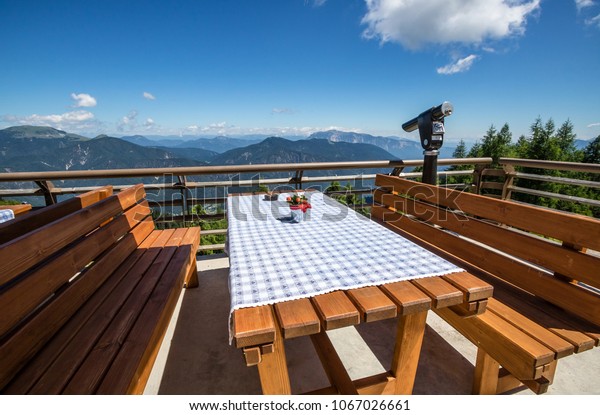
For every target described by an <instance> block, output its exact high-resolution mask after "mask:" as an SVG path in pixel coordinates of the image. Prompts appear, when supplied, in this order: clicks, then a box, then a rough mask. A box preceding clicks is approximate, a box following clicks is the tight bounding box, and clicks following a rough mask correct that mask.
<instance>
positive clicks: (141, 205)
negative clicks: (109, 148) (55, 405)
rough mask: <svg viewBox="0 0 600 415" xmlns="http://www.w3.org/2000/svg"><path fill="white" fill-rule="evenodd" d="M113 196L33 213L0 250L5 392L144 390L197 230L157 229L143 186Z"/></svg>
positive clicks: (192, 280) (192, 274) (191, 265)
mask: <svg viewBox="0 0 600 415" xmlns="http://www.w3.org/2000/svg"><path fill="white" fill-rule="evenodd" d="M111 192H112V189H110V188H105V189H103V191H102V192H96V193H92V194H86V195H84V196H83V197H81V198H74V199H71V200H70V201H66V202H62V203H59V204H57V205H54V206H51V207H49V208H47V209H48V210H45V209H41V210H39V211H36V212H33V213H31V215H35V216H32V220H34V223H35V225H36V227H33V225H27V224H26V222H22V223H21V224H20V225H21V231H19V230H17V229H13V230H12V232H13V233H12V235H13V236H15V237H14V238H13V239H11V240H8V241H3V243H2V245H0V309H2V310H3V311H2V313H1V314H0V391H1V392H2V393H9V394H25V393H32V394H60V393H65V394H90V393H98V394H125V393H142V392H143V390H144V386H145V384H146V381H147V379H148V376H149V374H150V371H151V369H152V366H153V364H154V360H155V358H156V354H157V353H158V349H159V347H160V344H161V342H162V338H163V336H164V333H165V331H166V328H167V326H168V324H169V321H170V319H171V316H172V313H173V311H174V309H175V305H176V303H177V300H178V298H179V295H180V293H181V289H182V288H183V287H184V286H188V287H192V286H196V285H197V275H196V260H195V258H196V250H197V248H198V244H199V241H200V230H199V228H184V229H177V230H165V231H158V230H155V229H154V222H153V220H152V217H151V215H150V214H151V211H150V208H149V206H148V202H147V201H146V199H145V192H144V189H143V186H142V185H137V186H133V187H131V188H128V189H126V190H124V191H122V192H120V193H118V194H117V195H112V196H109V194H110V193H111ZM77 199H78V200H77ZM94 199H95V200H96V202H95V203H93V201H94ZM38 225H39V226H40V227H37V226H38ZM23 229H25V230H26V232H24V233H23ZM19 232H20V233H21V234H20V235H19Z"/></svg>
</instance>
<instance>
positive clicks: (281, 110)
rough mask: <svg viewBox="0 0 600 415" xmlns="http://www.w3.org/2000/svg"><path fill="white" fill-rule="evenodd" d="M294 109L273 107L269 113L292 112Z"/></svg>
mask: <svg viewBox="0 0 600 415" xmlns="http://www.w3.org/2000/svg"><path fill="white" fill-rule="evenodd" d="M293 113H294V110H292V109H290V108H273V109H272V110H271V114H293Z"/></svg>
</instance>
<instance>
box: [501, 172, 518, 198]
mask: <svg viewBox="0 0 600 415" xmlns="http://www.w3.org/2000/svg"><path fill="white" fill-rule="evenodd" d="M514 173H515V168H514V167H513V166H511V165H510V164H509V165H506V166H504V175H505V176H504V186H503V187H502V200H510V198H511V196H512V190H510V188H511V187H512V185H513V183H514V181H515V176H514Z"/></svg>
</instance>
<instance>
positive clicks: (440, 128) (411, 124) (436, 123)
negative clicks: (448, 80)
mask: <svg viewBox="0 0 600 415" xmlns="http://www.w3.org/2000/svg"><path fill="white" fill-rule="evenodd" d="M453 111H454V107H453V106H452V104H451V103H449V102H448V101H444V102H443V103H441V104H440V105H438V106H437V107H432V108H430V109H428V110H426V111H423V112H422V113H421V114H420V115H419V116H418V117H415V118H413V119H412V120H410V121H407V122H405V123H404V124H402V129H403V130H404V131H406V132H411V131H414V130H416V129H417V128H418V129H419V136H420V138H421V147H423V149H424V150H426V151H431V150H438V149H440V148H441V147H442V144H443V142H444V132H445V129H444V118H445V117H448V116H450V115H452V112H453Z"/></svg>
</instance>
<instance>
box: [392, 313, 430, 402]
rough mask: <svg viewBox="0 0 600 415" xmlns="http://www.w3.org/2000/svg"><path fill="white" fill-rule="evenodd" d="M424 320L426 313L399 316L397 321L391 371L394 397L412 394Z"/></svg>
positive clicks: (423, 332) (423, 331)
mask: <svg viewBox="0 0 600 415" xmlns="http://www.w3.org/2000/svg"><path fill="white" fill-rule="evenodd" d="M426 320H427V311H421V312H418V313H414V314H409V315H407V316H400V318H399V319H398V333H397V335H396V346H395V348H394V359H393V360H392V370H391V372H392V375H393V376H394V377H395V378H396V390H395V394H396V395H410V394H412V390H413V386H414V384H415V375H416V374H417V366H418V364H419V355H420V354H421V345H422V344H423V335H424V334H425V324H426Z"/></svg>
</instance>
